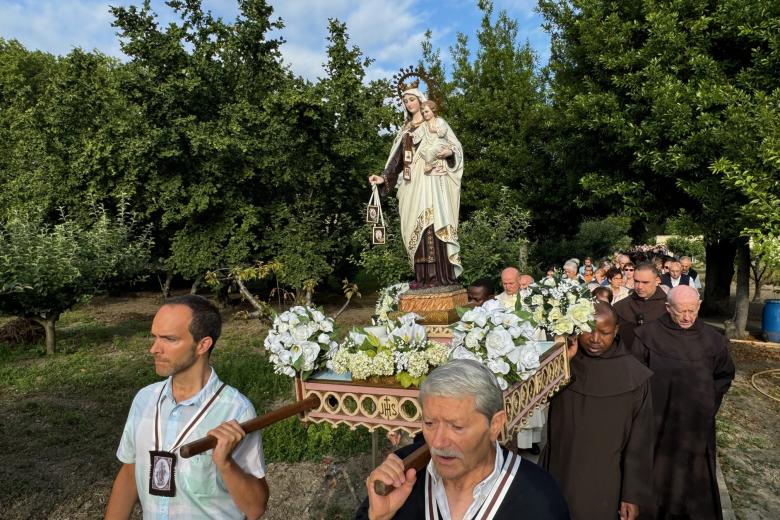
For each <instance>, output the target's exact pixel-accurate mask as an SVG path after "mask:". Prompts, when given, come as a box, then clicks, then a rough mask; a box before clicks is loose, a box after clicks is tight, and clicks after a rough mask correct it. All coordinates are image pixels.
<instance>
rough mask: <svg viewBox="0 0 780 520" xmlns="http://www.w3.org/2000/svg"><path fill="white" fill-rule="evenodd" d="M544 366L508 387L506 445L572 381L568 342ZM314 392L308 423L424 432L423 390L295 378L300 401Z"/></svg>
mask: <svg viewBox="0 0 780 520" xmlns="http://www.w3.org/2000/svg"><path fill="white" fill-rule="evenodd" d="M540 363H541V366H540V367H539V368H538V369H537V370H536V372H534V374H533V375H531V377H529V378H528V379H527V380H525V381H520V382H519V383H514V384H512V385H511V386H510V387H509V388H507V389H506V390H504V408H505V409H506V413H507V423H506V426H505V427H504V431H503V432H502V433H501V438H500V441H501V443H502V444H504V443H506V442H508V441H509V440H511V439H512V438H514V436H516V434H517V432H519V431H520V430H521V429H522V428H523V426H525V425H526V424H527V423H528V418H529V417H530V416H531V415H532V414H533V413H534V411H536V410H538V409H539V408H540V407H541V406H542V405H544V404H545V403H547V400H548V399H549V398H550V397H552V396H553V395H554V394H555V393H556V392H557V391H558V390H559V389H560V388H561V387H562V386H564V385H566V384H567V383H568V382H569V379H570V372H569V358H568V357H567V355H566V343H560V342H557V343H555V344H554V345H553V346H552V347H550V348H549V349H548V350H547V351H546V352H545V353H544V354H542V356H541V359H540ZM312 395H315V396H317V397H318V398H319V400H320V401H319V406H318V407H317V408H314V409H312V410H310V411H308V412H306V413H305V414H303V415H302V419H303V420H304V421H309V422H313V423H328V424H331V425H333V426H337V425H339V424H346V425H347V426H349V427H350V428H352V429H355V428H356V427H358V426H363V427H365V428H368V430H369V431H374V430H376V429H377V428H383V429H386V430H388V431H390V430H403V431H405V432H407V433H408V434H410V435H415V434H417V433H419V432H420V431H421V424H420V421H421V419H422V413H421V409H420V403H419V401H418V396H419V390H418V389H416V388H402V387H400V386H396V385H392V384H390V381H377V382H373V383H372V382H371V381H329V380H325V379H308V380H306V381H302V380H301V379H299V378H296V379H295V396H296V398H297V399H298V401H302V400H303V399H306V398H307V397H310V396H312Z"/></svg>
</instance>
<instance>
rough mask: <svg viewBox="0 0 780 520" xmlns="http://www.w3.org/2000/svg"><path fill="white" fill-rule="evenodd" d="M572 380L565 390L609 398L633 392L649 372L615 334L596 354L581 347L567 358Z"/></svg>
mask: <svg viewBox="0 0 780 520" xmlns="http://www.w3.org/2000/svg"><path fill="white" fill-rule="evenodd" d="M571 374H572V383H571V384H570V385H569V386H568V388H567V390H571V391H572V392H577V393H578V394H583V395H589V396H593V397H611V396H615V395H621V394H625V393H627V392H633V391H634V390H636V389H637V388H638V387H640V386H641V385H643V384H644V383H645V382H646V381H647V380H648V379H650V376H652V375H653V372H652V371H651V370H650V369H649V368H647V367H646V366H644V365H643V364H642V363H640V362H639V361H637V359H636V358H635V357H634V356H633V355H632V354H631V353H630V352H629V350H628V348H627V347H626V344H625V343H624V342H623V341H621V340H620V339H619V338H618V337H616V338H615V342H614V344H613V346H612V348H611V349H609V350H608V351H606V352H605V353H604V354H602V355H601V356H600V357H595V356H590V355H589V354H587V353H585V352H583V351H582V350H578V351H577V355H575V356H574V358H573V359H572V360H571Z"/></svg>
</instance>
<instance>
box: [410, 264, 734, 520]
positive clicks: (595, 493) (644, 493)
mask: <svg viewBox="0 0 780 520" xmlns="http://www.w3.org/2000/svg"><path fill="white" fill-rule="evenodd" d="M594 267H595V269H594ZM555 271H556V270H555V269H553V268H550V269H548V270H547V273H546V276H548V277H553V276H556V273H555ZM561 271H562V275H561V277H562V281H564V282H566V281H568V282H569V283H572V284H578V285H581V286H584V287H588V288H589V289H590V290H591V292H592V294H593V296H594V299H595V300H596V301H597V303H596V304H595V310H596V319H595V327H594V328H593V330H592V331H591V332H583V333H581V334H579V335H578V336H576V337H572V338H569V339H570V343H569V358H570V362H571V375H572V377H571V379H572V381H571V383H570V384H569V385H568V386H567V387H566V388H564V389H563V390H562V391H561V392H560V393H559V394H558V395H556V396H555V397H553V398H552V400H551V402H550V405H549V410H547V424H546V435H545V438H544V440H545V447H544V449H543V450H542V453H541V457H540V460H539V463H540V465H541V466H542V467H543V468H544V469H546V470H547V471H548V472H549V473H550V474H551V475H552V477H553V478H554V480H555V481H556V483H557V484H558V485H559V487H560V490H561V493H562V494H563V497H564V498H565V501H566V503H567V504H568V508H569V513H568V514H569V515H570V517H571V518H574V519H584V520H587V519H600V518H605V519H606V518H615V517H616V516H618V517H619V518H621V519H635V518H646V519H719V518H722V512H721V506H720V494H719V490H718V485H717V479H716V477H715V467H716V464H715V415H716V413H717V411H718V408H719V407H720V403H721V401H722V399H723V396H724V395H725V393H726V392H727V391H728V388H729V386H730V384H731V381H732V379H733V378H734V373H735V367H734V364H733V362H732V360H731V357H730V355H729V350H728V340H727V339H726V338H725V336H723V335H722V334H721V333H719V332H718V331H716V330H715V329H714V328H713V327H711V326H710V325H707V324H706V323H704V322H702V321H701V320H700V319H699V318H698V312H699V308H700V305H701V298H700V294H699V290H700V289H701V280H700V277H699V275H698V273H697V272H696V271H695V270H694V269H692V267H691V259H690V258H688V257H682V258H679V259H677V258H658V259H655V260H654V261H652V260H651V261H637V262H634V261H632V259H631V258H630V257H628V256H627V255H624V254H615V255H614V257H613V258H612V259H610V260H602V261H600V262H598V264H597V265H596V264H594V262H593V260H592V259H591V258H585V260H584V261H583V262H582V265H580V262H579V261H578V260H576V259H571V260H568V261H566V262H565V263H564V264H563V266H562V270H561ZM534 283H535V282H534V280H533V278H532V277H531V276H529V275H527V274H523V273H521V272H520V271H519V270H517V269H516V268H513V267H508V268H506V269H504V270H503V271H502V273H501V285H502V287H503V289H504V290H503V292H501V293H499V294H498V295H496V296H493V294H492V287H491V284H490V282H489V281H488V280H481V281H479V282H477V283H475V284H473V285H472V286H470V287H469V288H468V293H469V299H470V301H471V302H472V304H473V305H481V304H482V303H484V301H486V300H488V299H491V298H495V299H496V300H498V301H499V302H501V303H502V304H503V305H504V306H506V307H508V308H513V309H519V308H521V307H522V306H523V300H524V298H525V297H527V296H529V295H530V294H531V291H532V286H533V284H534ZM534 416H540V417H536V418H534ZM534 416H532V418H531V420H530V421H529V428H527V429H526V430H523V432H521V433H520V435H519V438H518V448H519V449H521V450H523V449H528V448H529V447H530V444H529V442H530V441H531V440H533V442H538V439H539V438H540V435H541V431H542V427H543V426H544V424H545V421H544V413H539V412H537V413H536V414H534ZM529 451H531V452H532V453H533V448H531V449H530V450H529ZM399 518H400V517H399ZM539 518H557V517H556V516H540V517H539Z"/></svg>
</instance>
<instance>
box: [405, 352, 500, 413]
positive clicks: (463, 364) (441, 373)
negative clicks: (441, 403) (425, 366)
mask: <svg viewBox="0 0 780 520" xmlns="http://www.w3.org/2000/svg"><path fill="white" fill-rule="evenodd" d="M430 395H434V396H438V397H449V398H453V399H460V398H463V397H471V396H473V397H474V407H475V408H476V410H477V412H479V413H481V414H482V415H484V416H485V417H487V420H488V422H490V420H492V419H493V416H494V415H495V414H496V412H499V411H501V410H503V409H504V396H503V394H502V392H501V387H499V386H498V380H497V379H496V376H495V375H494V374H493V372H491V371H490V370H489V369H488V368H487V367H486V366H484V365H483V364H482V363H480V362H478V361H474V360H472V359H453V360H452V361H448V362H447V363H445V364H443V365H441V366H439V367H437V368H435V369H433V370H432V371H431V373H430V374H428V377H426V378H425V381H423V382H422V384H421V385H420V405H422V404H423V403H424V402H425V398H426V397H427V396H430Z"/></svg>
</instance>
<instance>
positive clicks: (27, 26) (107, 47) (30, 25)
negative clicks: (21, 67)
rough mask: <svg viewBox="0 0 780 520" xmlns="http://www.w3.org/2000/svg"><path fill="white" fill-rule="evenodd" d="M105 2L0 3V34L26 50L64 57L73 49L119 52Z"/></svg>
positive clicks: (46, 0)
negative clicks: (18, 42)
mask: <svg viewBox="0 0 780 520" xmlns="http://www.w3.org/2000/svg"><path fill="white" fill-rule="evenodd" d="M111 21H112V16H111V14H110V13H109V11H108V2H96V1H94V0H92V1H89V0H81V1H76V0H61V1H57V0H42V1H37V2H31V1H26V0H10V1H4V2H3V3H2V4H0V35H2V37H3V38H5V39H12V38H13V39H17V40H19V41H20V42H22V44H23V45H24V46H25V47H27V48H28V49H39V50H44V51H48V52H51V53H54V54H67V53H68V52H70V51H71V50H72V49H73V48H74V47H82V48H84V49H85V50H88V51H91V50H93V49H99V50H101V51H102V52H106V53H110V54H114V53H118V50H119V46H118V44H116V45H114V46H113V47H112V45H111V43H112V41H111V40H115V38H114V37H113V35H112V34H111V32H110V31H108V34H106V33H107V31H106V28H108V29H109V30H110V29H111Z"/></svg>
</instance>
